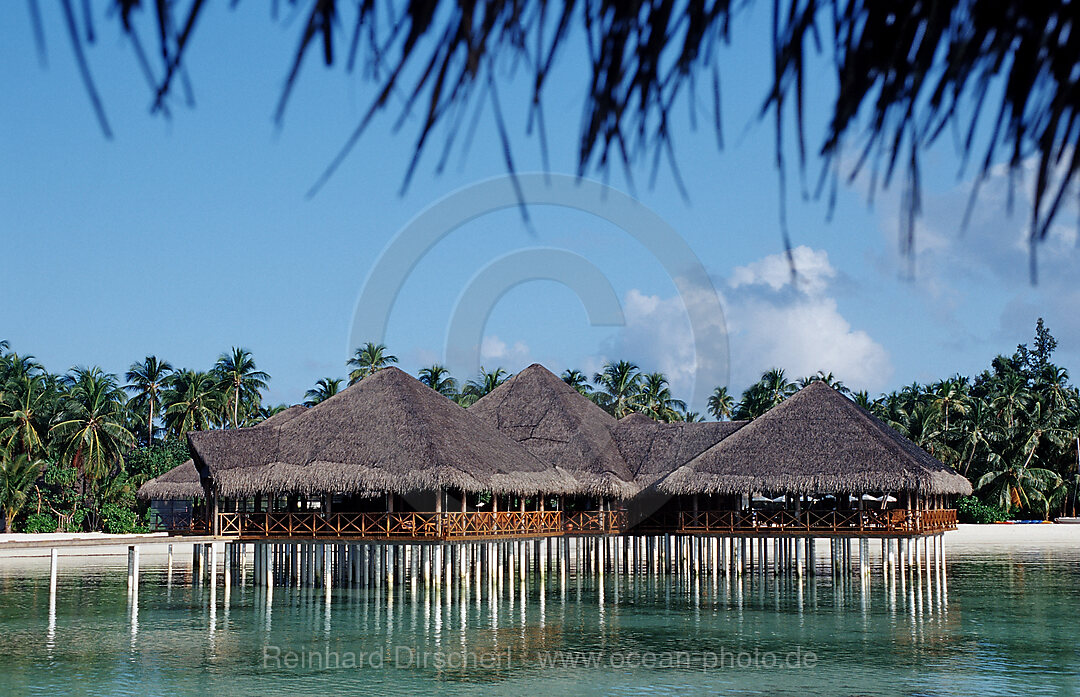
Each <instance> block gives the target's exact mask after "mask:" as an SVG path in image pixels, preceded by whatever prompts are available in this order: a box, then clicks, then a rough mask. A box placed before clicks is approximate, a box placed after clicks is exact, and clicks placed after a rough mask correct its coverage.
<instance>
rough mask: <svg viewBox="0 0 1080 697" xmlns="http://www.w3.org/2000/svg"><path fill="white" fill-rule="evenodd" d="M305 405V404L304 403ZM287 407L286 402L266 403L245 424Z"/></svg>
mask: <svg viewBox="0 0 1080 697" xmlns="http://www.w3.org/2000/svg"><path fill="white" fill-rule="evenodd" d="M339 382H340V381H339ZM305 406H307V405H305ZM288 408H289V405H288V404H271V405H268V406H264V407H259V411H257V412H255V414H254V415H253V416H251V417H249V418H248V420H247V423H246V424H245V426H255V425H256V424H258V423H260V422H262V421H266V420H267V419H269V418H270V417H271V416H275V415H277V414H280V413H281V412H283V411H285V410H286V409H288Z"/></svg>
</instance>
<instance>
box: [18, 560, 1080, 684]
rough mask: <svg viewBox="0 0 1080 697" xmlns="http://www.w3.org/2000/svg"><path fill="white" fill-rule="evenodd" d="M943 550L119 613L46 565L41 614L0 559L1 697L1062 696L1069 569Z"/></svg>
mask: <svg viewBox="0 0 1080 697" xmlns="http://www.w3.org/2000/svg"><path fill="white" fill-rule="evenodd" d="M950 552H951V555H952V556H951V558H950V560H949V565H950V569H949V571H950V575H949V581H948V588H947V595H946V594H943V593H941V592H940V591H939V589H938V588H936V587H935V588H933V589H930V588H928V587H927V586H926V585H919V584H911V583H909V584H906V585H905V586H901V585H900V584H899V583H897V584H895V585H893V584H886V583H884V582H883V580H882V579H881V577H880V574H879V573H878V574H876V575H875V576H874V578H873V581H872V583H871V584H870V585H869V586H868V588H866V589H864V588H863V586H862V584H860V583H859V582H858V581H857V580H856V581H854V582H847V583H841V584H835V585H834V583H833V581H832V579H830V578H828V577H826V578H820V577H819V578H816V579H806V580H804V581H802V582H798V581H795V580H791V579H781V580H780V581H776V580H774V579H768V580H767V581H764V582H762V581H761V579H757V578H749V577H743V579H742V580H741V581H732V582H727V581H725V580H724V579H723V578H720V579H716V580H715V582H714V580H713V579H712V578H705V579H702V580H701V581H700V582H697V583H694V582H691V583H684V582H680V581H678V580H672V579H669V578H666V577H660V578H651V577H650V578H646V577H643V576H636V577H633V578H629V577H626V576H622V575H619V576H612V575H610V574H609V575H607V576H606V577H604V579H603V580H602V581H600V580H598V579H590V578H581V577H577V576H570V577H568V578H567V580H566V583H565V584H563V583H560V580H559V577H558V576H555V577H552V576H548V577H547V579H546V580H545V581H544V582H541V581H540V579H539V578H533V579H531V580H530V581H529V583H528V584H527V586H526V587H525V588H524V590H523V589H522V588H521V587H520V586H519V585H517V584H515V587H513V588H511V587H508V586H507V585H504V587H503V588H502V591H501V593H497V594H496V595H494V596H493V595H490V594H488V593H487V591H486V590H485V591H484V592H483V593H482V594H481V595H480V597H479V598H478V597H477V596H476V594H475V593H473V592H470V593H469V594H464V595H463V594H461V593H459V592H457V591H455V592H454V593H453V594H452V596H451V597H450V598H449V599H448V598H447V597H446V594H445V592H442V593H438V594H436V593H435V592H426V591H425V590H424V589H423V588H422V587H420V588H418V589H417V590H416V591H415V592H414V591H413V590H412V588H411V587H410V586H409V585H408V584H406V585H405V586H404V587H402V588H399V589H396V590H395V591H394V592H393V593H389V594H387V593H386V592H379V593H376V592H375V591H374V590H336V591H335V592H334V593H333V596H332V598H331V601H330V603H329V605H328V604H327V603H326V602H325V598H324V596H323V594H322V592H321V591H310V590H307V591H304V590H299V591H298V590H295V589H275V591H274V593H273V596H272V600H271V602H270V604H269V606H268V605H267V599H266V595H265V593H264V592H262V591H261V590H259V589H252V588H251V587H246V588H236V587H234V588H233V589H232V592H231V594H230V596H229V598H228V602H227V603H226V602H225V601H226V599H225V597H224V593H223V590H222V589H220V588H219V589H217V591H216V593H215V601H216V602H215V603H214V605H213V606H211V604H210V590H209V589H208V588H207V587H205V586H203V587H198V586H196V587H194V588H193V587H192V586H191V584H190V582H189V578H188V576H187V571H186V570H184V571H180V570H179V566H178V571H177V572H176V573H175V574H174V577H173V582H172V585H171V587H170V586H169V585H168V582H167V578H166V574H165V572H164V569H162V568H161V567H154V566H151V567H149V568H148V567H147V566H145V562H144V567H143V578H142V587H141V589H140V591H139V594H138V598H137V602H134V603H133V602H131V601H129V599H128V594H127V589H126V572H125V569H124V566H123V565H124V564H125V562H124V560H122V559H118V558H115V557H112V558H108V557H105V558H102V560H101V561H100V562H97V563H91V564H89V565H84V566H82V567H79V568H73V567H72V566H71V564H70V563H69V565H68V568H66V569H65V568H64V558H63V557H61V574H60V578H59V586H58V591H57V595H56V599H55V606H54V607H53V608H51V607H50V606H51V603H50V594H49V579H48V566H47V562H46V563H44V564H37V565H27V564H25V563H24V564H22V565H18V564H13V563H11V560H0V695H4V696H6V695H148V694H156V695H160V694H170V695H178V696H181V697H184V696H187V695H233V694H236V695H259V696H260V697H275V696H277V695H308V694H312V695H314V694H320V695H327V694H329V695H353V694H373V693H374V694H381V695H386V696H387V697H389V696H392V695H404V694H418V693H419V694H424V693H433V694H445V695H457V694H467V693H468V694H472V693H475V692H480V693H488V694H506V695H549V694H550V695H561V694H580V695H591V694H647V695H674V694H679V695H688V694H700V693H720V694H733V695H804V694H824V695H975V694H977V695H981V696H984V697H991V696H993V695H1072V694H1080V554H1077V552H1075V551H1072V550H1064V551H1063V550H1054V551H1045V550H1044V551H1031V552H1016V551H1010V552H1004V553H1002V552H998V553H995V554H992V555H991V554H978V553H974V552H968V553H959V552H957V551H955V550H950ZM462 663H464V664H465V666H464V667H462ZM335 664H336V665H335Z"/></svg>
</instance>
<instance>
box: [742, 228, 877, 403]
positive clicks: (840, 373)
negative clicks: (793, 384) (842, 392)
mask: <svg viewBox="0 0 1080 697" xmlns="http://www.w3.org/2000/svg"><path fill="white" fill-rule="evenodd" d="M792 255H793V257H794V260H795V268H796V269H797V270H798V274H797V276H796V278H795V281H794V284H793V282H792V276H791V269H790V266H789V264H788V260H787V257H786V255H784V254H772V255H769V256H767V257H765V258H764V259H761V260H758V261H755V262H753V263H751V264H747V265H746V266H741V267H738V268H736V269H735V271H734V272H733V273H732V275H731V278H730V280H729V281H728V283H727V287H726V293H725V296H726V301H727V302H726V304H727V308H728V325H729V333H730V336H731V347H732V373H733V374H732V378H733V379H732V384H733V385H734V386H736V388H738V387H741V386H745V385H746V384H748V383H750V382H752V381H753V380H755V379H756V378H757V377H758V376H760V374H761V373H762V372H763V371H765V370H768V369H769V368H774V367H775V368H783V369H784V370H785V371H787V374H788V376H789V377H791V378H796V377H802V376H805V375H810V374H813V373H815V372H816V371H818V370H823V371H825V372H830V371H831V372H832V373H834V374H835V375H836V376H837V378H839V379H841V380H843V381H844V382H845V383H846V384H847V385H848V386H849V387H852V388H853V389H868V390H880V389H882V388H884V387H886V386H887V384H888V381H889V379H890V378H891V377H892V363H891V361H890V359H889V353H888V351H886V350H885V347H883V346H882V345H881V344H879V343H878V342H876V341H875V340H874V339H873V338H872V337H871V336H870V335H869V334H867V333H866V332H865V331H863V330H861V329H855V328H853V327H852V326H851V323H850V322H849V321H848V320H847V319H846V318H845V317H844V316H843V315H842V314H841V312H840V308H839V305H838V303H837V300H836V298H835V297H833V296H832V295H830V290H831V285H832V282H833V280H834V279H836V278H837V276H838V275H839V274H838V272H837V270H836V268H835V267H834V266H833V265H832V263H831V262H830V261H829V255H828V253H827V252H825V250H815V249H811V248H809V247H805V246H800V247H796V248H795V249H793V250H792Z"/></svg>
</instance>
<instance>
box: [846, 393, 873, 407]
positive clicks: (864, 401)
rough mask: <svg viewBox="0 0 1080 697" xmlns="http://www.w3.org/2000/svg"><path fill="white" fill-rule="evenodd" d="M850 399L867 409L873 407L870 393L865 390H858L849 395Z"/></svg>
mask: <svg viewBox="0 0 1080 697" xmlns="http://www.w3.org/2000/svg"><path fill="white" fill-rule="evenodd" d="M851 401H853V402H855V403H856V404H858V405H859V406H860V407H862V408H863V409H865V410H867V411H873V410H874V407H875V404H874V400H872V399H870V393H869V392H867V391H866V390H859V391H858V392H856V393H855V394H853V395H851Z"/></svg>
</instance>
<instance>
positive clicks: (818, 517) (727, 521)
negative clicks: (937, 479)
mask: <svg viewBox="0 0 1080 697" xmlns="http://www.w3.org/2000/svg"><path fill="white" fill-rule="evenodd" d="M955 529H956V511H955V510H952V509H939V510H930V511H909V510H902V509H900V510H884V511H882V510H864V511H802V512H800V513H795V511H788V510H777V511H763V510H762V511H759V510H742V511H697V512H693V511H682V512H680V513H679V523H678V527H677V529H676V530H674V531H672V532H678V533H706V534H713V533H724V532H729V533H757V534H771V533H781V534H782V533H792V534H798V533H815V534H828V535H840V534H845V533H848V534H853V535H859V534H864V535H865V534H870V535H874V534H876V535H890V534H896V535H920V534H926V533H934V532H944V531H946V530H955Z"/></svg>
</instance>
